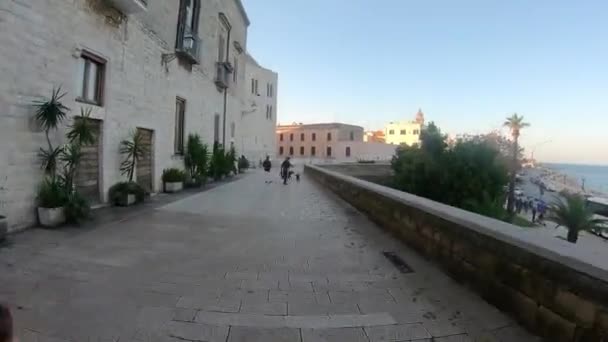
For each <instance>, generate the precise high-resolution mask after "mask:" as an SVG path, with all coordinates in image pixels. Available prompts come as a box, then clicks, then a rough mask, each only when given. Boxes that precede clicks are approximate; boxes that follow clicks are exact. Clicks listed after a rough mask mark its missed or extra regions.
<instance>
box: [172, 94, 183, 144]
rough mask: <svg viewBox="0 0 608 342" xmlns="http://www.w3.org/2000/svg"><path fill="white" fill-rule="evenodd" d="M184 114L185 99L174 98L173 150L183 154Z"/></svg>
mask: <svg viewBox="0 0 608 342" xmlns="http://www.w3.org/2000/svg"><path fill="white" fill-rule="evenodd" d="M185 114H186V100H184V99H182V98H179V97H178V98H177V99H176V100H175V141H174V144H173V147H174V148H173V152H175V154H180V155H181V154H184V116H185Z"/></svg>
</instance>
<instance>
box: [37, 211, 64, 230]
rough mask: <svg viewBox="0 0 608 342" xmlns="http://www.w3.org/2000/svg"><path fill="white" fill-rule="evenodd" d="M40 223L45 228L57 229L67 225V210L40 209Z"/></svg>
mask: <svg viewBox="0 0 608 342" xmlns="http://www.w3.org/2000/svg"><path fill="white" fill-rule="evenodd" d="M38 221H40V225H41V226H43V227H57V226H60V225H62V224H64V223H65V208H63V207H60V208H41V207H38Z"/></svg>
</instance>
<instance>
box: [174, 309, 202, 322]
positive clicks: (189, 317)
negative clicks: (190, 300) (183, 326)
mask: <svg viewBox="0 0 608 342" xmlns="http://www.w3.org/2000/svg"><path fill="white" fill-rule="evenodd" d="M197 312H198V310H196V309H182V308H176V309H174V310H173V320H174V321H182V322H193V321H194V317H195V316H196V313H197Z"/></svg>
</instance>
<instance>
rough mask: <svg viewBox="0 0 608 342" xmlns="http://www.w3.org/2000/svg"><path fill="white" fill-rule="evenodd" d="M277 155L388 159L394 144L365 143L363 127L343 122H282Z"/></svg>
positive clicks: (324, 159)
mask: <svg viewBox="0 0 608 342" xmlns="http://www.w3.org/2000/svg"><path fill="white" fill-rule="evenodd" d="M276 144H277V157H278V158H280V159H282V158H285V157H291V158H294V159H303V160H307V161H336V162H341V161H357V160H363V159H365V160H388V159H390V158H391V157H392V156H393V155H394V152H395V146H392V145H387V144H384V143H375V142H364V130H363V127H360V126H355V125H349V124H344V123H320V124H307V125H304V124H292V125H280V126H277V130H276Z"/></svg>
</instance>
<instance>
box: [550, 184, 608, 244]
mask: <svg viewBox="0 0 608 342" xmlns="http://www.w3.org/2000/svg"><path fill="white" fill-rule="evenodd" d="M548 219H549V220H551V221H554V222H555V223H557V226H556V227H555V228H557V227H559V226H564V227H566V228H568V241H570V242H572V243H576V241H577V240H578V233H579V232H580V231H591V232H593V233H594V234H599V233H600V232H601V231H603V230H606V228H607V227H606V226H604V225H605V224H606V223H608V220H605V219H599V218H594V213H593V211H592V210H590V209H589V208H588V207H587V205H586V203H585V198H584V197H582V196H580V195H565V196H564V198H558V199H556V201H555V202H554V203H553V204H552V205H551V212H550V214H549V217H548Z"/></svg>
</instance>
